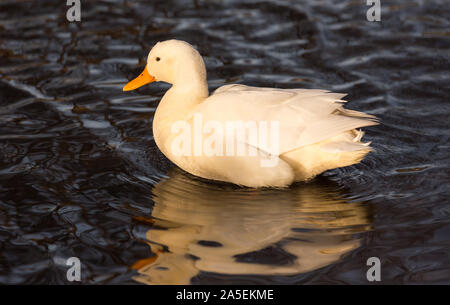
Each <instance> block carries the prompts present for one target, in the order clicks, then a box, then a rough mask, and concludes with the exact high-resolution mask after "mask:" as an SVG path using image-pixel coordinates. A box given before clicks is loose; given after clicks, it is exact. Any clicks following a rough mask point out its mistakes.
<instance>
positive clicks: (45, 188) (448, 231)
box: [0, 0, 450, 284]
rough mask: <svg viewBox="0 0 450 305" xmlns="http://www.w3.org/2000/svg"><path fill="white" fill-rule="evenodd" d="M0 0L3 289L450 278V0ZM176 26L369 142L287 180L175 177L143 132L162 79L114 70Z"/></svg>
mask: <svg viewBox="0 0 450 305" xmlns="http://www.w3.org/2000/svg"><path fill="white" fill-rule="evenodd" d="M81 2H82V14H81V17H82V21H81V22H79V23H69V22H68V21H67V20H66V18H65V14H66V9H67V7H66V6H65V1H25V0H22V1H2V2H1V3H0V283H41V284H46V283H62V284H65V283H68V281H67V280H66V270H67V268H68V267H67V266H66V265H65V261H66V259H67V258H69V257H72V256H76V257H79V258H80V260H81V262H82V282H83V283H194V284H198V283H236V284H241V283H264V284H269V283H277V284H294V283H295V284H303V283H314V284H317V283H327V284H330V283H331V284H334V283H361V284H366V283H368V282H367V280H366V271H367V268H368V267H367V266H366V260H367V259H368V258H369V257H371V256H376V257H379V258H380V260H381V276H382V282H381V283H385V284H386V283H389V284H390V283H447V284H448V283H450V258H449V257H450V256H449V254H450V251H449V250H450V221H449V214H450V206H449V200H448V197H449V195H450V192H449V190H450V188H449V172H450V171H449V161H450V157H449V148H450V145H449V135H450V130H449V127H450V126H449V124H448V116H449V115H450V106H449V102H448V98H449V96H450V90H449V80H450V73H449V68H450V64H449V51H450V39H449V38H450V37H449V35H450V32H449V28H450V21H449V20H450V19H449V17H450V12H449V6H448V1H446V0H441V1H440V0H435V1H381V2H382V12H381V18H382V22H381V23H378V22H373V23H371V22H368V21H367V20H366V10H367V8H368V7H367V6H366V4H365V2H366V1H365V0H352V1H315V0H314V1H313V0H311V1H297V2H294V1H275V0H272V1H201V0H198V1H177V2H170V1H83V0H82V1H81ZM170 38H178V39H182V40H186V41H188V42H190V43H192V44H194V45H195V46H196V47H197V48H198V49H199V51H200V52H201V54H202V55H204V58H205V61H206V64H207V67H208V79H209V84H210V89H211V90H213V89H215V88H217V87H218V86H221V85H223V84H226V83H243V84H248V85H256V86H268V87H281V88H293V87H302V88H324V89H330V90H334V91H337V92H347V93H349V96H348V100H349V101H350V102H349V103H348V107H349V108H351V109H356V110H361V111H366V112H368V113H371V114H374V115H377V116H379V117H380V118H381V120H382V123H383V124H382V125H380V126H375V127H370V128H366V131H367V133H366V138H367V139H368V140H371V141H373V146H374V148H375V149H376V152H374V153H371V154H370V155H369V156H368V157H367V158H366V159H365V160H364V161H363V162H362V163H361V164H358V165H355V166H351V167H347V168H341V169H337V170H333V171H329V172H327V173H325V174H323V175H321V176H320V177H318V178H316V179H315V180H313V181H312V182H309V183H299V184H296V185H294V186H292V187H291V188H289V189H287V190H270V189H265V190H250V189H240V188H237V187H235V186H232V185H227V184H217V183H210V182H208V181H204V180H201V179H198V178H195V177H193V176H190V175H189V174H186V173H183V172H182V171H180V170H177V169H176V168H174V166H173V165H172V164H171V163H170V162H169V161H168V160H167V159H165V158H164V156H162V155H161V153H160V152H159V151H158V149H157V148H156V146H155V143H154V141H153V139H152V128H151V122H152V118H153V115H154V111H155V107H156V106H157V103H158V101H159V99H160V97H161V96H162V95H163V93H164V90H165V89H167V88H168V86H167V85H164V84H152V85H150V86H146V87H144V88H141V89H139V90H137V91H136V92H132V93H123V92H122V91H121V88H122V86H123V85H124V83H125V82H126V81H127V80H129V79H131V78H132V77H134V76H136V75H137V74H138V73H139V72H140V71H141V70H142V68H143V67H144V65H145V58H146V55H147V52H148V51H149V49H150V48H151V46H152V45H153V44H154V43H156V42H157V41H160V40H165V39H170Z"/></svg>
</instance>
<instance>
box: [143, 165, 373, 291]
mask: <svg viewBox="0 0 450 305" xmlns="http://www.w3.org/2000/svg"><path fill="white" fill-rule="evenodd" d="M328 184H329V183H328ZM154 194H155V197H154V201H155V206H154V208H153V212H152V216H153V217H155V228H153V229H151V230H149V231H148V232H147V234H146V237H147V239H148V240H149V241H150V243H151V248H152V250H153V252H155V253H156V256H155V257H153V259H147V260H144V261H140V262H138V263H136V264H135V268H136V269H138V272H139V276H137V277H136V278H135V279H136V280H137V281H139V282H143V283H148V284H188V283H189V282H190V279H191V278H192V277H194V276H195V275H197V274H198V273H199V272H201V271H206V272H214V273H221V274H235V275H237V274H255V275H292V274H298V273H304V272H307V271H311V270H314V269H318V268H321V267H324V266H327V265H329V264H331V263H333V262H336V261H338V260H339V259H340V258H341V257H342V255H344V254H345V253H348V252H349V251H351V250H353V249H355V248H357V247H358V246H359V240H357V239H355V238H353V237H352V234H354V233H357V232H363V231H366V230H369V229H370V215H369V209H368V206H367V205H365V204H362V203H357V202H352V203H350V202H346V201H345V200H344V199H342V198H340V196H339V193H338V191H337V189H336V188H335V187H333V186H331V185H322V184H318V183H308V184H302V185H299V186H293V187H291V188H290V189H287V190H274V189H265V190H250V189H238V188H235V187H233V186H229V185H225V186H221V185H217V184H216V185H212V184H209V183H203V182H201V181H199V180H196V179H192V178H191V177H188V176H186V175H185V174H183V173H181V172H180V171H176V172H175V174H173V173H172V175H171V178H169V179H167V180H165V181H161V182H160V183H158V184H157V185H156V186H155V189H154ZM165 247H167V248H165ZM270 247H277V249H276V251H278V252H284V253H285V254H286V255H287V256H288V257H289V258H290V259H288V262H287V263H286V262H282V263H281V264H280V262H271V260H272V259H273V258H271V257H268V255H265V256H264V259H263V261H261V259H258V256H257V255H256V253H257V251H261V250H264V249H267V248H270ZM165 249H166V250H165ZM167 250H168V251H167ZM255 257H256V258H255Z"/></svg>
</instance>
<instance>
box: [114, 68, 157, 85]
mask: <svg viewBox="0 0 450 305" xmlns="http://www.w3.org/2000/svg"><path fill="white" fill-rule="evenodd" d="M154 81H156V79H155V78H154V77H153V76H151V75H150V74H148V72H147V66H145V69H144V71H142V73H141V74H140V75H139V76H138V77H136V78H135V79H133V80H132V81H131V82H129V83H128V84H126V85H125V87H123V89H122V90H123V91H131V90H134V89H137V88H139V87H142V86H144V85H146V84H149V83H151V82H154Z"/></svg>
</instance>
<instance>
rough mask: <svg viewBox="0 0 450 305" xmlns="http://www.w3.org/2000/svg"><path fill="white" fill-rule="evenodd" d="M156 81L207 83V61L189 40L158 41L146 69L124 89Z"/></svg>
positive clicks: (150, 54)
mask: <svg viewBox="0 0 450 305" xmlns="http://www.w3.org/2000/svg"><path fill="white" fill-rule="evenodd" d="M155 81H163V82H166V83H170V84H173V85H177V84H189V83H193V82H205V83H206V69H205V63H204V62H203V59H202V57H201V55H200V54H199V53H198V52H197V50H196V49H194V47H193V46H191V45H190V44H189V43H187V42H184V41H181V40H175V39H173V40H166V41H163V42H158V43H157V44H156V45H155V46H154V47H153V48H152V49H151V51H150V53H149V54H148V57H147V65H146V66H145V69H144V71H142V73H141V74H140V75H139V76H138V77H136V78H135V79H133V80H132V81H130V82H129V83H128V84H126V86H125V87H123V91H130V90H134V89H137V88H139V87H141V86H143V85H146V84H148V83H151V82H155Z"/></svg>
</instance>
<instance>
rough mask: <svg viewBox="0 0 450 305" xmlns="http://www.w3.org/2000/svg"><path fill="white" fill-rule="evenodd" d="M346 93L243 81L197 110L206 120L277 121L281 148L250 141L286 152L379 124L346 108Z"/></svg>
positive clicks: (226, 87) (225, 88) (228, 86)
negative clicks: (250, 84)
mask: <svg viewBox="0 0 450 305" xmlns="http://www.w3.org/2000/svg"><path fill="white" fill-rule="evenodd" d="M345 95H346V94H342V93H333V92H330V91H327V90H319V89H277V88H259V87H250V86H244V85H227V86H223V87H220V88H218V89H217V90H216V91H215V92H214V93H213V94H212V95H211V96H209V97H208V98H207V99H206V100H205V101H204V102H202V103H201V104H200V105H199V106H198V107H197V108H196V109H195V111H194V112H196V113H200V114H201V116H202V119H203V122H206V121H210V120H211V121H218V122H220V123H226V122H227V121H228V122H229V121H243V122H256V123H257V124H259V122H263V121H266V122H267V123H268V124H269V125H270V122H278V124H279V151H278V152H274V151H267V147H261V146H260V145H259V143H256V142H255V143H247V144H250V145H252V146H256V147H258V148H259V149H263V150H265V151H266V152H268V153H277V154H283V153H285V152H288V151H291V150H293V149H297V148H300V147H302V146H306V145H310V144H314V143H317V142H320V141H323V140H326V139H328V138H331V137H333V136H336V135H338V134H341V133H343V132H346V131H348V130H352V129H355V128H359V127H365V126H370V125H376V124H378V123H377V121H376V118H375V117H374V116H372V115H369V114H365V113H362V112H358V111H354V110H348V109H344V108H343V103H344V102H345V101H344V100H342V98H343V97H344V96H345Z"/></svg>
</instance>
